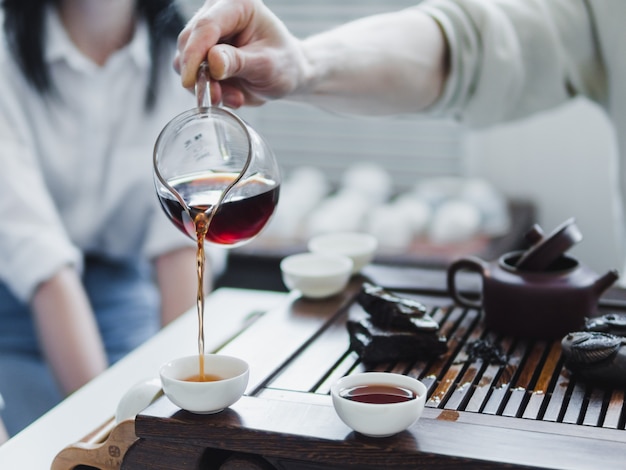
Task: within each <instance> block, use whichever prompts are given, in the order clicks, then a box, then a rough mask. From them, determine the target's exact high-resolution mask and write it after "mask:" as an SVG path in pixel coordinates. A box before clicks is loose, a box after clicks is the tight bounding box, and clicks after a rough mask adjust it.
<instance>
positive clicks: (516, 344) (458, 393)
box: [54, 267, 626, 470]
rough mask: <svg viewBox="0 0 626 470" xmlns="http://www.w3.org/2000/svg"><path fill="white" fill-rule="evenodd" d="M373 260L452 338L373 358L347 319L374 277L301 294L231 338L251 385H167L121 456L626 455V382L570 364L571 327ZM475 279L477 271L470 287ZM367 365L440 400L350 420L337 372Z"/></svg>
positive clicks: (328, 462) (483, 463)
mask: <svg viewBox="0 0 626 470" xmlns="http://www.w3.org/2000/svg"><path fill="white" fill-rule="evenodd" d="M365 274H366V275H367V276H369V277H370V278H371V279H372V280H373V281H375V282H376V283H378V284H381V285H385V286H389V287H393V288H396V289H398V290H399V291H400V292H402V293H403V294H402V295H406V296H409V297H412V298H415V299H417V300H419V301H421V302H423V303H424V304H426V305H427V306H429V308H430V309H431V310H432V315H433V316H434V318H435V319H437V320H438V321H439V322H440V325H441V330H442V332H443V334H445V335H446V337H447V338H448V346H449V349H448V352H447V353H446V354H445V355H443V356H441V357H439V358H436V359H433V360H419V361H415V362H411V363H409V362H398V363H388V364H381V365H378V366H376V367H374V368H368V367H366V366H365V365H364V364H363V363H361V362H360V360H359V358H358V357H357V355H356V354H355V353H354V352H353V351H351V350H350V347H349V338H348V334H347V331H346V326H345V322H346V317H347V313H348V312H349V311H350V309H360V307H359V306H358V304H355V302H354V297H355V295H356V294H357V293H358V290H359V289H360V286H361V282H362V280H363V279H361V278H359V279H354V280H353V281H352V283H351V285H350V286H349V288H348V289H347V290H346V291H345V292H344V293H343V294H342V295H340V296H337V297H335V298H332V299H328V300H323V301H306V300H301V299H298V298H296V297H293V296H292V297H290V298H289V301H288V302H287V303H286V304H284V305H281V306H280V307H279V308H277V309H275V310H272V311H270V312H268V313H266V314H265V315H263V316H261V317H259V318H258V319H257V320H256V321H255V322H254V323H253V324H251V325H250V326H248V327H247V328H246V329H245V330H244V331H242V332H241V333H240V334H239V335H238V336H237V337H236V338H234V339H233V340H232V341H231V342H229V343H228V344H226V345H225V346H224V347H223V348H221V350H220V352H222V353H224V354H230V355H235V356H239V357H242V358H243V359H245V360H247V361H248V362H249V363H250V364H251V378H250V386H249V388H248V390H247V392H246V396H245V397H243V398H242V399H241V400H240V401H239V402H237V403H236V404H235V405H233V406H232V407H231V408H230V409H228V410H226V411H224V412H222V413H219V414H216V415H205V416H203V415H194V414H191V413H188V412H185V411H181V410H180V409H178V408H177V407H176V406H175V405H173V404H172V403H171V402H170V401H169V400H168V399H167V398H165V397H162V398H160V399H158V400H157V401H156V402H154V403H153V404H152V405H151V406H149V407H148V408H146V409H145V410H144V411H143V412H142V413H140V414H139V415H138V416H137V418H136V420H135V422H134V425H135V436H136V437H137V440H136V441H135V442H133V443H132V445H130V446H129V448H128V450H127V451H126V453H125V455H124V457H123V460H122V462H121V465H120V467H119V468H121V469H127V470H135V469H145V468H150V469H154V470H159V469H174V468H175V469H178V470H185V469H222V470H228V469H236V468H246V469H268V470H271V469H292V470H313V469H388V468H431V467H432V468H467V467H468V466H470V467H472V468H486V469H488V468H502V467H503V466H507V468H558V469H596V468H600V467H602V468H624V457H623V456H624V455H625V453H626V432H625V431H624V425H625V420H626V415H625V413H624V404H625V391H624V390H622V389H608V388H601V387H596V386H594V385H593V384H586V383H582V382H579V381H577V380H575V379H574V378H573V377H571V376H570V374H569V372H568V371H567V370H566V369H565V368H564V367H563V364H562V358H561V347H560V342H559V341H554V342H545V341H528V340H523V339H515V338H511V337H504V336H499V335H497V334H494V333H493V332H491V331H489V330H487V329H486V328H485V327H484V324H483V321H482V318H481V313H480V312H479V311H476V310H472V309H462V308H458V307H455V306H454V305H453V303H452V301H451V300H450V299H449V298H448V296H447V295H446V292H445V286H444V285H443V284H442V282H443V279H445V273H443V272H441V271H427V270H414V269H406V268H402V269H401V268H391V267H373V268H370V269H368V270H367V271H366V273H365ZM474 288H475V285H474V284H473V283H472V280H471V279H468V280H467V284H466V289H467V290H468V291H470V292H471V291H472V289H474ZM624 298H626V297H625V296H624V292H623V291H620V290H612V291H611V292H610V293H609V295H608V296H607V299H603V304H604V305H608V306H609V307H608V308H609V310H611V311H617V310H620V309H622V310H623V309H625V308H626V303H625V302H624V300H623V299H624ZM477 339H483V340H489V341H491V342H493V343H494V344H498V345H499V346H500V347H501V348H502V349H503V351H504V352H505V353H506V354H507V356H508V361H507V363H506V364H505V365H497V364H490V363H487V362H485V361H483V360H482V359H480V358H476V359H473V360H471V359H470V357H469V356H468V353H467V351H466V348H465V347H466V345H467V344H468V343H469V342H471V341H474V340H477ZM364 370H382V371H393V372H398V373H402V374H408V375H411V376H414V377H417V378H419V379H420V380H421V381H422V382H424V384H425V385H426V386H427V388H428V400H427V404H426V409H425V411H424V414H423V416H422V417H421V418H420V420H419V421H418V422H417V423H415V425H413V426H412V427H411V428H409V429H408V430H407V431H405V432H402V433H400V434H397V435H395V436H392V437H389V438H384V439H375V438H367V437H365V436H362V435H359V434H357V433H354V432H352V431H351V430H350V429H349V428H348V427H346V426H345V425H344V424H343V423H342V422H341V421H340V420H339V418H338V417H337V415H336V414H335V412H334V409H333V407H332V404H331V400H330V397H329V389H330V385H331V384H332V383H333V382H334V381H335V380H337V379H338V378H339V377H341V376H343V375H346V374H351V373H355V372H359V371H364ZM64 468H73V467H64ZM103 468H104V467H103ZM54 470H57V469H54Z"/></svg>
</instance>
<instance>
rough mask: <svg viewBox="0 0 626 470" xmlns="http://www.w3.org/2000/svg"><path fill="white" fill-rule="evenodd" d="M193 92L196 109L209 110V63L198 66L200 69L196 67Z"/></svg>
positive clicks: (204, 62) (205, 62)
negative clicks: (196, 72) (194, 93)
mask: <svg viewBox="0 0 626 470" xmlns="http://www.w3.org/2000/svg"><path fill="white" fill-rule="evenodd" d="M195 92H196V102H197V105H198V108H210V107H211V79H210V78H209V63H208V62H207V61H206V60H205V61H203V62H202V63H201V64H200V67H198V74H197V75H196V87H195Z"/></svg>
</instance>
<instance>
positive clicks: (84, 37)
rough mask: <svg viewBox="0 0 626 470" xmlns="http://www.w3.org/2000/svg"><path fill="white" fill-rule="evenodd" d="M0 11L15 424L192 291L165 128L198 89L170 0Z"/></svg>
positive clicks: (5, 354)
mask: <svg viewBox="0 0 626 470" xmlns="http://www.w3.org/2000/svg"><path fill="white" fill-rule="evenodd" d="M1 14H2V15H3V18H2V22H3V26H4V37H3V43H2V46H1V47H0V168H1V169H0V219H1V220H2V224H0V394H1V395H2V396H3V398H4V401H5V408H4V410H2V411H0V416H1V418H2V420H3V421H4V424H5V425H6V428H7V430H8V433H9V435H14V434H15V433H17V432H18V431H20V430H21V429H22V428H24V427H25V426H26V425H28V424H29V423H30V422H32V421H33V420H35V419H36V418H37V417H39V416H40V415H41V414H43V413H44V412H45V411H47V410H48V409H50V408H51V407H52V406H54V405H55V404H56V403H58V402H59V401H60V400H61V399H63V398H64V397H65V396H67V395H68V394H71V393H72V392H73V391H75V390H77V389H78V388H79V387H81V386H82V385H83V384H85V383H86V382H88V381H89V380H91V379H92V378H94V377H95V376H96V375H98V374H99V373H100V372H102V371H103V370H104V369H105V368H106V367H108V365H110V364H112V363H114V362H115V361H117V360H119V359H120V358H121V357H123V356H124V355H125V354H127V353H128V352H129V351H131V350H132V349H134V348H135V347H137V346H138V345H140V344H141V343H142V342H144V341H145V340H146V339H147V338H149V337H150V336H152V335H153V334H154V333H155V332H156V331H158V329H159V328H160V326H162V325H165V324H167V323H169V322H170V321H172V320H173V319H175V318H176V317H178V316H179V315H180V314H181V313H183V312H184V311H186V310H187V309H189V308H192V307H193V306H194V305H195V301H196V295H197V291H196V289H197V273H196V244H195V241H193V240H191V239H187V238H186V237H185V236H184V235H182V234H181V233H180V232H179V231H178V230H177V229H176V228H175V227H174V226H173V225H172V224H171V223H170V222H169V220H168V219H167V218H166V216H165V215H164V214H163V212H162V210H161V209H160V207H159V203H158V199H157V197H156V194H155V191H154V185H153V180H152V150H153V147H154V143H155V141H156V138H157V136H158V134H159V132H160V130H161V129H162V128H163V127H164V126H165V124H166V123H167V122H168V121H169V120H170V119H172V118H173V117H174V116H175V115H177V114H178V113H180V112H182V111H184V110H186V109H189V108H192V107H193V106H194V103H195V100H194V99H193V97H191V96H190V95H189V94H188V93H187V92H186V91H185V90H183V89H182V88H181V87H180V85H179V83H178V76H177V75H176V73H175V72H174V71H173V70H172V67H171V62H172V60H173V57H174V53H175V48H176V38H177V36H178V34H179V33H180V31H181V29H182V27H183V26H184V21H183V18H182V17H181V15H180V14H179V12H178V10H177V9H176V8H175V6H174V1H173V0H3V1H2V13H1ZM224 256H225V255H224V252H220V251H213V252H211V256H210V257H211V260H209V263H208V266H212V268H213V272H214V273H219V272H220V271H221V270H222V269H223V264H224V262H225V258H224ZM211 263H212V264H211ZM208 277H210V276H208ZM209 288H210V286H208V287H207V289H209Z"/></svg>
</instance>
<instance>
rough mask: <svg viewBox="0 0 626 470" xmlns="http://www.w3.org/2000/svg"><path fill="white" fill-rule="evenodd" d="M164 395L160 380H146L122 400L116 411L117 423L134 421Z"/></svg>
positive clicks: (133, 387)
mask: <svg viewBox="0 0 626 470" xmlns="http://www.w3.org/2000/svg"><path fill="white" fill-rule="evenodd" d="M162 394H163V390H162V389H161V381H160V380H159V379H158V378H154V379H146V380H143V381H141V382H137V383H136V384H135V385H133V386H132V387H130V388H129V389H128V390H127V391H126V393H124V395H123V396H122V398H121V399H120V401H119V403H118V405H117V409H116V410H115V421H116V422H117V423H120V422H122V421H125V420H127V419H133V418H135V416H137V413H139V412H141V411H143V410H144V408H146V407H147V406H148V405H149V404H150V403H152V402H153V401H154V400H156V399H157V398H159V397H160V396H161V395H162Z"/></svg>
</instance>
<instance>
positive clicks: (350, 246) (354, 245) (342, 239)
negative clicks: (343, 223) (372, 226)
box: [308, 232, 378, 274]
mask: <svg viewBox="0 0 626 470" xmlns="http://www.w3.org/2000/svg"><path fill="white" fill-rule="evenodd" d="M377 248H378V239H377V238H376V237H375V236H374V235H371V234H369V233H362V232H332V233H325V234H323V235H317V236H315V237H313V238H311V239H310V240H309V243H308V249H309V251H310V252H312V253H324V254H332V255H342V256H347V257H348V258H350V259H352V263H353V266H352V274H356V273H358V272H360V271H361V269H363V268H364V267H365V266H366V265H367V264H368V263H370V262H371V261H372V260H373V259H374V255H375V254H376V249H377Z"/></svg>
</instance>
